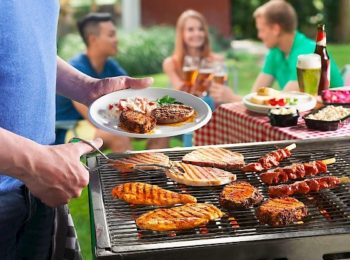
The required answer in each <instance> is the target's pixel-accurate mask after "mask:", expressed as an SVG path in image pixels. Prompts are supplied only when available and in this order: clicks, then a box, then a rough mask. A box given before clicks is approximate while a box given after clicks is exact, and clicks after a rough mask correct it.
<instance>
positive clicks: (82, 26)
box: [77, 13, 114, 46]
mask: <svg viewBox="0 0 350 260" xmlns="http://www.w3.org/2000/svg"><path fill="white" fill-rule="evenodd" d="M109 21H110V22H112V23H114V20H113V18H112V16H111V14H109V13H89V14H87V15H86V16H84V17H83V18H82V19H81V20H79V21H78V22H77V26H78V30H79V33H80V35H81V38H83V41H84V43H85V45H86V46H88V35H89V34H94V35H98V34H99V33H100V31H99V23H101V22H109Z"/></svg>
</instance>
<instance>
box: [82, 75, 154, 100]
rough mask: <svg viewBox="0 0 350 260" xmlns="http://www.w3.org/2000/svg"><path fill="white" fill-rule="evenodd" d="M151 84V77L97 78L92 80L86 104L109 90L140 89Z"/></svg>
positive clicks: (109, 91)
mask: <svg viewBox="0 0 350 260" xmlns="http://www.w3.org/2000/svg"><path fill="white" fill-rule="evenodd" d="M152 84H153V78H151V77H146V78H140V79H136V78H131V77H128V76H120V77H113V78H104V79H97V80H94V81H92V86H91V92H90V95H89V99H88V100H87V104H86V105H89V104H91V103H92V102H93V101H94V100H96V99H97V98H99V97H101V96H103V95H106V94H108V93H111V92H115V91H118V90H122V89H127V88H132V89H142V88H146V87H149V86H151V85H152Z"/></svg>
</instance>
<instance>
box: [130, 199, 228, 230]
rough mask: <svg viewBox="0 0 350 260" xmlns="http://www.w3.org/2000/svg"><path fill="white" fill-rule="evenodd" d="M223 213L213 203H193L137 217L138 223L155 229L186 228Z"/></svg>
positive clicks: (202, 223) (203, 223)
mask: <svg viewBox="0 0 350 260" xmlns="http://www.w3.org/2000/svg"><path fill="white" fill-rule="evenodd" d="M223 215H224V213H222V212H221V210H220V209H218V208H217V207H215V206H214V205H212V204H206V203H191V204H186V205H184V206H180V207H174V208H169V209H156V210H153V211H150V212H147V213H145V214H143V215H141V216H140V217H139V218H137V219H136V225H137V226H138V227H139V228H142V229H148V230H154V231H171V230H184V229H190V228H195V227H198V226H201V225H205V224H207V223H208V222H209V221H210V220H214V219H218V218H221V217H222V216H223Z"/></svg>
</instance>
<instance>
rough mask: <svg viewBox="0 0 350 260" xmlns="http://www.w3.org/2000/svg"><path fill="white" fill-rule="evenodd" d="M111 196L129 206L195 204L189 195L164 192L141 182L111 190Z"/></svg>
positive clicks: (130, 183) (194, 199) (195, 200)
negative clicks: (129, 204)
mask: <svg viewBox="0 0 350 260" xmlns="http://www.w3.org/2000/svg"><path fill="white" fill-rule="evenodd" d="M112 195H113V197H115V198H118V199H121V200H124V201H126V202H128V203H131V204H138V205H156V206H171V205H175V204H186V203H196V202H197V199H196V198H195V197H193V196H191V195H187V194H179V193H176V192H173V191H169V190H165V189H162V188H160V187H158V186H157V185H151V184H147V183H142V182H129V183H124V184H121V185H118V186H116V187H114V188H113V190H112Z"/></svg>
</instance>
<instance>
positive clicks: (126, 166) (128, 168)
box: [112, 153, 169, 173]
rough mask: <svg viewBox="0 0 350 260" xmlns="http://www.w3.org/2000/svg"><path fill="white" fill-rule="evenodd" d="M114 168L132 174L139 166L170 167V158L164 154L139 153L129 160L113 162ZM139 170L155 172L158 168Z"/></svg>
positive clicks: (150, 167) (144, 167) (128, 158)
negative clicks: (157, 165)
mask: <svg viewBox="0 0 350 260" xmlns="http://www.w3.org/2000/svg"><path fill="white" fill-rule="evenodd" d="M112 164H113V167H114V168H115V169H117V170H118V171H119V172H121V173H126V172H132V171H134V169H135V166H136V165H137V164H160V165H165V166H168V165H169V157H168V156H166V155H165V154H163V153H137V154H133V155H130V156H129V157H127V158H122V159H119V160H114V161H112ZM138 169H142V170H155V169H158V167H156V166H141V167H138Z"/></svg>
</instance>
